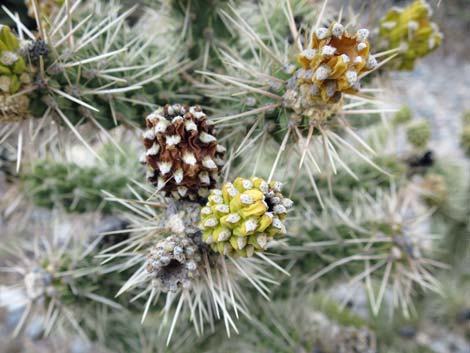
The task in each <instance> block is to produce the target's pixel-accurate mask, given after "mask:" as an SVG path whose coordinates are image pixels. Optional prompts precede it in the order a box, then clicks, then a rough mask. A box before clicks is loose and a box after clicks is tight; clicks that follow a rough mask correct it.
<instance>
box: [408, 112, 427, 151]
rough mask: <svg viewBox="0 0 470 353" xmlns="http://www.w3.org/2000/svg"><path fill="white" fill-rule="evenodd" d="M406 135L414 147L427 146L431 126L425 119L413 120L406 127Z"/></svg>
mask: <svg viewBox="0 0 470 353" xmlns="http://www.w3.org/2000/svg"><path fill="white" fill-rule="evenodd" d="M406 137H407V139H408V142H409V143H411V144H412V145H413V146H414V147H416V148H425V147H426V145H427V144H428V142H429V138H430V137H431V126H430V125H429V123H428V122H427V121H426V120H424V119H420V120H416V121H412V122H411V123H409V124H408V125H407V127H406Z"/></svg>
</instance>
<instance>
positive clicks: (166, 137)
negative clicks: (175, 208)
mask: <svg viewBox="0 0 470 353" xmlns="http://www.w3.org/2000/svg"><path fill="white" fill-rule="evenodd" d="M146 124H147V130H146V131H145V132H144V134H143V138H144V145H145V148H146V153H145V155H144V156H143V158H142V162H143V163H146V164H147V165H148V166H149V168H150V174H149V176H148V179H149V181H150V182H151V183H153V184H154V185H155V186H156V187H157V188H158V189H159V190H161V191H162V192H163V193H164V194H165V195H166V196H172V197H173V198H175V199H189V200H192V201H201V200H204V199H205V198H206V197H207V196H208V194H209V189H211V188H214V187H215V184H216V181H217V179H218V176H219V171H220V168H221V167H222V166H223V165H224V155H225V148H224V147H223V146H222V145H219V144H218V142H217V139H216V137H215V136H214V126H213V124H212V122H211V121H210V120H209V119H208V117H207V115H206V114H204V112H203V111H202V109H201V108H200V107H199V106H192V107H188V106H187V105H180V104H173V105H169V104H167V105H165V106H164V107H163V108H159V109H157V110H156V111H155V112H153V113H152V114H150V115H148V116H147V118H146Z"/></svg>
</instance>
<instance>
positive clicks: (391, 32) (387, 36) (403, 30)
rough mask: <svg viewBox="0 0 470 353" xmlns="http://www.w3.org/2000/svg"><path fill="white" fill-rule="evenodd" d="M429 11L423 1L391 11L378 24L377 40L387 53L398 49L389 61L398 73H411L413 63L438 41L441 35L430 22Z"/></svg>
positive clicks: (438, 43) (430, 12) (439, 41)
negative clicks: (406, 71)
mask: <svg viewBox="0 0 470 353" xmlns="http://www.w3.org/2000/svg"><path fill="white" fill-rule="evenodd" d="M431 15H432V10H431V7H430V6H429V4H428V3H427V2H426V1H424V0H416V1H414V2H413V3H412V4H410V5H409V6H407V7H405V8H403V9H400V8H397V7H394V8H392V9H390V10H389V11H388V13H387V14H386V15H385V16H384V17H383V18H382V19H381V20H380V22H379V37H380V39H381V40H382V41H383V42H384V46H385V45H386V46H387V47H388V48H389V49H394V48H398V49H399V55H398V56H397V57H396V58H395V59H394V60H393V63H394V65H395V67H396V68H397V69H399V70H412V69H413V68H414V64H415V61H416V59H418V58H421V57H423V56H425V55H427V54H429V53H430V52H432V51H433V50H435V49H436V48H437V47H439V45H440V44H441V41H442V37H443V35H442V33H441V32H439V28H438V27H437V25H436V24H435V23H434V22H431V21H430V17H431Z"/></svg>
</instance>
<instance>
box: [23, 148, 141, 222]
mask: <svg viewBox="0 0 470 353" xmlns="http://www.w3.org/2000/svg"><path fill="white" fill-rule="evenodd" d="M118 146H119V145H118ZM119 148H121V147H119ZM63 149H64V150H65V151H68V152H69V150H72V151H71V152H69V157H68V158H63V159H59V158H58V157H57V156H54V155H49V156H47V158H44V159H38V160H36V161H34V162H33V163H32V166H31V168H29V166H27V167H25V168H24V172H23V173H22V174H21V181H22V185H21V187H22V190H24V192H25V193H26V194H27V195H28V197H27V198H28V200H30V201H32V202H33V203H34V204H36V205H37V206H40V207H46V208H51V209H52V208H60V209H63V210H65V211H67V212H77V213H85V212H91V211H95V210H99V211H100V212H102V213H104V214H109V213H112V212H115V211H116V206H118V205H117V204H115V203H108V202H106V201H105V200H104V199H103V195H102V194H101V191H102V190H107V191H108V192H112V193H114V194H115V195H119V196H121V197H127V196H130V195H131V193H130V192H129V190H128V189H127V184H128V182H129V180H130V179H132V178H134V177H137V175H138V173H139V164H138V163H137V161H135V160H133V159H132V158H128V159H126V158H124V157H123V156H122V155H120V154H119V151H116V147H115V146H114V145H112V144H111V143H107V144H104V145H102V146H101V147H100V148H97V155H98V156H99V157H100V158H101V161H97V160H94V159H93V158H88V161H87V159H86V157H87V156H88V152H87V150H86V149H85V148H80V146H74V147H73V148H71V147H70V146H63ZM127 151H128V156H129V157H130V156H131V155H132V152H133V151H132V147H131V146H130V145H127ZM116 152H117V153H116ZM134 155H135V156H137V155H138V154H137V152H135V154H134ZM83 159H85V160H83Z"/></svg>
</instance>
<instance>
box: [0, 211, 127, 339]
mask: <svg viewBox="0 0 470 353" xmlns="http://www.w3.org/2000/svg"><path fill="white" fill-rule="evenodd" d="M81 221H83V219H82V220H81ZM28 222H29V223H33V224H34V229H35V231H39V232H38V233H37V234H35V236H34V237H33V238H30V239H22V241H21V243H20V244H21V245H20V246H19V247H15V248H14V249H10V250H9V251H10V253H11V254H12V255H13V256H14V258H12V262H11V265H10V266H9V267H3V268H2V269H1V271H0V272H5V273H7V274H8V273H12V274H13V276H9V277H5V278H3V279H2V286H0V307H2V308H5V309H8V310H15V309H22V317H21V320H19V322H18V324H17V326H16V328H15V330H14V332H13V334H14V335H17V334H19V333H20V332H21V330H23V329H24V328H25V327H27V326H28V325H29V324H30V323H31V320H32V319H33V318H35V317H36V319H37V318H39V319H40V320H41V321H40V322H41V332H42V335H44V336H48V335H49V334H50V333H51V332H52V331H57V332H55V333H58V332H61V333H63V332H64V331H65V332H67V330H70V329H71V330H73V331H75V332H77V333H78V334H80V335H81V336H82V337H83V338H84V339H87V336H88V334H89V333H92V332H91V331H88V330H89V329H90V328H91V327H92V326H93V324H94V323H93V317H94V314H95V313H96V310H99V309H100V307H101V306H102V305H107V306H111V307H114V308H115V309H117V308H121V306H120V305H119V304H118V303H116V302H114V301H112V300H111V299H108V298H106V297H105V296H103V295H101V294H100V293H99V292H97V291H96V282H95V281H96V275H97V274H98V272H99V271H100V270H101V269H102V267H96V263H93V255H94V253H93V246H91V247H89V246H90V245H91V244H90V243H89V238H88V237H89V235H90V233H88V232H91V229H92V227H89V226H88V227H84V225H83V224H81V222H77V220H76V219H75V220H74V219H72V218H67V217H64V215H61V214H60V213H58V212H54V213H53V214H52V215H51V219H47V220H42V221H37V220H36V221H35V220H34V218H29V219H28ZM89 225H90V224H89ZM23 231H24V230H23V229H22V227H21V226H18V225H17V227H16V228H15V229H13V230H12V231H11V234H8V235H12V236H13V235H16V236H17V237H21V236H23V235H24V233H23ZM21 233H23V234H21ZM39 235H40V236H39ZM2 275H3V274H2ZM111 283H112V282H111ZM108 285H109V284H108ZM100 289H101V290H104V291H105V292H106V291H110V290H111V291H112V289H111V287H109V288H106V287H102V288H100Z"/></svg>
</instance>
